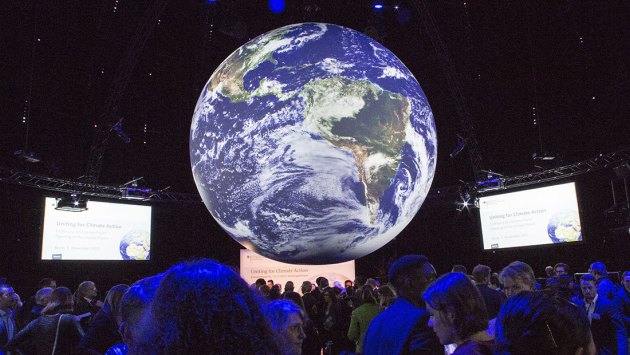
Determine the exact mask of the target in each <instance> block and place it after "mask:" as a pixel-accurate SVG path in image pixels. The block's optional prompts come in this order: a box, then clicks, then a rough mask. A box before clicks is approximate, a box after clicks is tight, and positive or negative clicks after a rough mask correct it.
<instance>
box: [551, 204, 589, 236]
mask: <svg viewBox="0 0 630 355" xmlns="http://www.w3.org/2000/svg"><path fill="white" fill-rule="evenodd" d="M547 234H549V238H551V240H552V241H553V242H554V243H564V242H577V241H580V240H582V226H581V225H580V215H579V214H578V212H577V211H575V210H563V211H559V212H556V213H554V214H553V216H551V218H550V219H549V223H548V224H547Z"/></svg>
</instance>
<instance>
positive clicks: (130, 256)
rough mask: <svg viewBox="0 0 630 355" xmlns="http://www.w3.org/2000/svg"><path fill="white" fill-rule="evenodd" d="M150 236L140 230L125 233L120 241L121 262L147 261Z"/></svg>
mask: <svg viewBox="0 0 630 355" xmlns="http://www.w3.org/2000/svg"><path fill="white" fill-rule="evenodd" d="M149 240H150V235H149V232H147V231H145V230H142V229H135V230H132V231H130V232H127V233H126V234H125V235H124V236H123V237H122V239H121V240H120V255H121V256H122V258H123V260H149V255H150V249H149V248H150V246H151V245H150V241H149Z"/></svg>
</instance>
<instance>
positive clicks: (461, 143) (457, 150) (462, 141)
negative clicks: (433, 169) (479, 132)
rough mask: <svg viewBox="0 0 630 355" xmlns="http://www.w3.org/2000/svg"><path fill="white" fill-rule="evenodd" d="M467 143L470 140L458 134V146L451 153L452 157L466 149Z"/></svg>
mask: <svg viewBox="0 0 630 355" xmlns="http://www.w3.org/2000/svg"><path fill="white" fill-rule="evenodd" d="M466 143H468V140H466V139H464V138H462V136H460V135H459V134H458V135H457V147H456V148H455V150H453V152H452V153H451V158H455V156H456V155H457V154H459V153H461V152H462V150H464V147H465V146H466Z"/></svg>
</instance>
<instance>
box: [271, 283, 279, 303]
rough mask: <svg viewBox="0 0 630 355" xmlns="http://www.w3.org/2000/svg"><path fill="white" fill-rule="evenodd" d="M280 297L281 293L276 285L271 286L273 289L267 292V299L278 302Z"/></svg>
mask: <svg viewBox="0 0 630 355" xmlns="http://www.w3.org/2000/svg"><path fill="white" fill-rule="evenodd" d="M281 296H282V293H280V287H278V285H273V287H272V288H271V290H270V291H269V299H270V300H272V301H273V300H279V299H280V298H281Z"/></svg>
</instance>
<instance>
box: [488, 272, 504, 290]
mask: <svg viewBox="0 0 630 355" xmlns="http://www.w3.org/2000/svg"><path fill="white" fill-rule="evenodd" d="M490 287H492V288H494V289H495V290H498V289H499V288H501V281H499V274H498V273H496V272H493V273H492V275H490Z"/></svg>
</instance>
